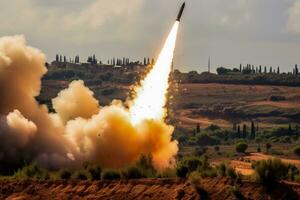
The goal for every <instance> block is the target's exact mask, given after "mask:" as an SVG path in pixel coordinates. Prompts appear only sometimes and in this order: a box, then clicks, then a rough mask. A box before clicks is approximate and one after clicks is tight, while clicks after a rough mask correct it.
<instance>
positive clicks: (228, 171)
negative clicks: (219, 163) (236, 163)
mask: <svg viewBox="0 0 300 200" xmlns="http://www.w3.org/2000/svg"><path fill="white" fill-rule="evenodd" d="M226 176H227V177H228V178H231V179H236V178H237V174H236V172H235V170H234V169H233V168H232V167H231V166H227V169H226Z"/></svg>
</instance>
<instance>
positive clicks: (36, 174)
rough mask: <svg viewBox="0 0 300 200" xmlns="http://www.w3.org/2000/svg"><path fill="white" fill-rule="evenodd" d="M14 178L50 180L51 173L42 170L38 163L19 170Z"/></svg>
mask: <svg viewBox="0 0 300 200" xmlns="http://www.w3.org/2000/svg"><path fill="white" fill-rule="evenodd" d="M14 177H16V178H21V179H28V178H35V179H48V178H49V173H48V171H47V170H46V169H44V168H41V167H40V166H39V165H38V164H37V163H35V162H34V163H32V164H30V165H26V166H24V167H23V168H22V169H19V170H18V171H17V172H16V173H15V174H14Z"/></svg>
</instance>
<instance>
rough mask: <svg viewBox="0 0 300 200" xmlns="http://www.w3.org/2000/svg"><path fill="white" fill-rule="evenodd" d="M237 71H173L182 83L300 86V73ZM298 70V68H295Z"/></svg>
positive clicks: (174, 76) (175, 77)
mask: <svg viewBox="0 0 300 200" xmlns="http://www.w3.org/2000/svg"><path fill="white" fill-rule="evenodd" d="M234 70H235V71H236V73H226V74H221V75H218V74H212V73H208V72H203V73H201V74H199V73H197V72H196V71H191V72H189V73H181V72H180V71H178V70H175V71H174V72H173V76H172V77H173V80H175V81H178V82H181V83H220V84H243V85H278V86H300V75H299V73H298V72H297V75H296V74H292V73H288V74H287V73H280V74H277V73H250V74H243V73H240V72H239V70H238V69H234ZM295 71H297V70H295Z"/></svg>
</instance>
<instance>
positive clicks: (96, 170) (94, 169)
mask: <svg viewBox="0 0 300 200" xmlns="http://www.w3.org/2000/svg"><path fill="white" fill-rule="evenodd" d="M87 171H88V172H89V174H90V177H91V179H92V180H93V181H95V180H100V179H101V171H102V169H101V167H100V166H96V165H94V166H88V167H87Z"/></svg>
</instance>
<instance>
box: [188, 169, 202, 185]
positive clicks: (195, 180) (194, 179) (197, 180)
mask: <svg viewBox="0 0 300 200" xmlns="http://www.w3.org/2000/svg"><path fill="white" fill-rule="evenodd" d="M201 179H202V178H201V175H200V174H199V173H198V172H192V173H191V174H190V175H189V177H188V180H189V182H190V183H191V184H192V185H197V186H200V185H201Z"/></svg>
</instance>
